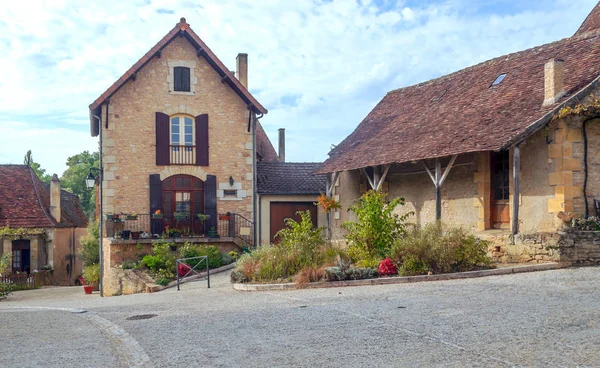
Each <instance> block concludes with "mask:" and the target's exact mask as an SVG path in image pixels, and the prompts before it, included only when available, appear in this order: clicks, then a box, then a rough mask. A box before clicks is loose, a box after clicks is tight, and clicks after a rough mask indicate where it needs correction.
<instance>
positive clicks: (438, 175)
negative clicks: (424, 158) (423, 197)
mask: <svg viewBox="0 0 600 368" xmlns="http://www.w3.org/2000/svg"><path fill="white" fill-rule="evenodd" d="M441 179H442V164H441V163H440V159H439V158H436V159H435V219H436V220H441V219H442V184H441Z"/></svg>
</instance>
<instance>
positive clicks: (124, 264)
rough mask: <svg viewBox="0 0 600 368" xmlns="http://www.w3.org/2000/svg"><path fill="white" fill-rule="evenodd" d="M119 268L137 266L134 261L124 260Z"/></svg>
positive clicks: (126, 268)
mask: <svg viewBox="0 0 600 368" xmlns="http://www.w3.org/2000/svg"><path fill="white" fill-rule="evenodd" d="M121 268H122V269H124V270H132V269H135V268H138V263H137V262H136V261H124V262H123V263H121Z"/></svg>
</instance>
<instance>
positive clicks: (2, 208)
mask: <svg viewBox="0 0 600 368" xmlns="http://www.w3.org/2000/svg"><path fill="white" fill-rule="evenodd" d="M86 226H87V218H86V216H85V214H84V212H83V209H82V207H81V204H80V203H79V197H77V196H76V195H74V194H72V193H69V192H67V191H65V190H61V189H60V181H59V180H58V177H57V176H56V175H54V176H53V177H52V181H51V182H50V184H44V183H42V182H41V181H40V179H39V178H38V177H37V175H36V174H35V172H34V171H33V170H32V169H31V168H30V167H29V166H26V165H0V228H9V229H10V230H9V231H8V232H6V233H7V235H4V236H0V255H2V254H11V258H12V270H13V272H25V273H31V272H33V271H34V270H39V269H40V268H41V267H42V266H45V265H50V266H51V267H52V269H53V270H54V272H53V277H54V282H55V283H56V284H57V285H74V284H75V282H76V280H77V277H78V276H79V275H80V274H81V271H82V262H81V260H80V259H79V256H78V255H79V253H80V249H81V244H80V243H79V239H80V238H81V237H83V236H85V235H86V234H87V230H86Z"/></svg>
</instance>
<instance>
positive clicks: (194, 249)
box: [179, 243, 223, 268]
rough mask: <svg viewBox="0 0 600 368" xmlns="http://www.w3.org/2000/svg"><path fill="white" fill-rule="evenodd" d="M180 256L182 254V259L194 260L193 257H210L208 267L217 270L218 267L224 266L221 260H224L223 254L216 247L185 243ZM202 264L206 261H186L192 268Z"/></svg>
mask: <svg viewBox="0 0 600 368" xmlns="http://www.w3.org/2000/svg"><path fill="white" fill-rule="evenodd" d="M179 254H180V257H181V258H193V257H202V256H207V257H208V267H210V268H217V267H221V266H222V265H223V262H222V260H221V258H222V257H221V252H220V251H219V248H217V247H215V246H214V245H210V246H201V245H194V244H191V243H185V244H184V245H183V247H181V248H180V250H179ZM200 262H204V260H202V259H192V260H189V261H186V263H187V264H188V265H190V266H192V267H194V266H196V265H197V264H198V263H200ZM199 267H200V268H201V267H202V265H200V266H199Z"/></svg>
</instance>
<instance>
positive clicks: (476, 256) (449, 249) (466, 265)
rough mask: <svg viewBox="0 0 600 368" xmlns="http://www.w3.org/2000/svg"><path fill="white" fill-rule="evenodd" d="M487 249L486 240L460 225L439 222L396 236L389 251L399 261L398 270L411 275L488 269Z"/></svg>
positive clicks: (489, 261) (489, 262)
mask: <svg viewBox="0 0 600 368" xmlns="http://www.w3.org/2000/svg"><path fill="white" fill-rule="evenodd" d="M487 248H488V242H486V241H484V240H481V239H479V238H477V237H476V236H474V235H471V234H468V233H467V231H465V230H464V229H462V228H451V229H444V227H443V226H442V225H441V224H440V223H432V224H429V225H426V226H425V227H424V228H423V229H418V228H415V229H413V230H412V231H410V232H409V233H408V234H407V235H406V236H404V237H401V238H399V239H398V240H397V241H396V243H395V244H394V246H393V247H392V249H391V251H390V254H391V258H392V259H393V260H394V261H396V263H397V264H402V266H401V267H400V270H399V273H400V274H401V275H405V276H410V275H420V274H426V273H428V272H429V271H431V272H433V273H448V272H462V271H471V270H474V269H482V268H489V267H490V265H491V262H492V260H491V259H490V258H489V257H488V256H487Z"/></svg>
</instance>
